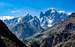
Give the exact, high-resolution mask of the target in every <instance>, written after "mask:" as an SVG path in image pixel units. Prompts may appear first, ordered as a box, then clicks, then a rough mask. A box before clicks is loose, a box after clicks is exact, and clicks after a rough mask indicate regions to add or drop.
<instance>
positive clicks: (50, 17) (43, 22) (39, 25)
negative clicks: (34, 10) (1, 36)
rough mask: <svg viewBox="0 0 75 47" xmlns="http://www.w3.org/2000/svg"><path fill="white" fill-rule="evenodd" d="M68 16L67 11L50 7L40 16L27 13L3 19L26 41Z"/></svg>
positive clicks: (13, 31)
mask: <svg viewBox="0 0 75 47" xmlns="http://www.w3.org/2000/svg"><path fill="white" fill-rule="evenodd" d="M67 17H68V14H67V13H65V12H60V11H57V10H56V9H49V10H47V11H45V12H40V15H39V16H35V14H34V16H32V15H30V14H26V15H25V16H20V17H15V18H12V19H9V20H8V19H6V20H3V22H4V23H5V24H6V25H7V26H8V28H9V29H10V30H11V31H12V33H14V34H15V35H16V36H17V37H18V38H19V39H20V40H22V41H25V40H26V39H28V38H31V37H32V36H33V35H35V34H39V33H40V32H44V31H46V30H48V28H51V27H52V26H54V25H55V24H58V23H61V21H64V20H65V19H66V18H67Z"/></svg>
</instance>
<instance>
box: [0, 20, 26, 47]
mask: <svg viewBox="0 0 75 47" xmlns="http://www.w3.org/2000/svg"><path fill="white" fill-rule="evenodd" d="M8 43H9V44H8ZM0 47H26V45H25V44H23V43H22V42H21V41H20V40H19V39H18V38H17V37H16V36H15V35H14V34H13V33H12V32H11V31H10V30H9V29H8V27H7V26H6V25H5V24H4V23H3V22H2V21H1V20H0Z"/></svg>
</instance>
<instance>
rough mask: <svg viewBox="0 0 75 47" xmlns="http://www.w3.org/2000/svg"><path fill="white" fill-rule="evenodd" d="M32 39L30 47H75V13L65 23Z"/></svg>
mask: <svg viewBox="0 0 75 47" xmlns="http://www.w3.org/2000/svg"><path fill="white" fill-rule="evenodd" d="M30 39H31V40H30V41H29V42H28V46H32V47H37V46H38V47H75V13H72V14H71V15H69V17H68V19H66V20H65V21H64V22H61V23H59V24H57V25H55V26H53V27H52V28H50V29H48V30H47V31H45V32H42V33H39V34H37V35H34V36H33V37H32V38H30Z"/></svg>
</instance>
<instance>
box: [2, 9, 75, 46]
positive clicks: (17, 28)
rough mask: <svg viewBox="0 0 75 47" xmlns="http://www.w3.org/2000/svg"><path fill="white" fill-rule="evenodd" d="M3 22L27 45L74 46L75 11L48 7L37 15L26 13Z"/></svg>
mask: <svg viewBox="0 0 75 47" xmlns="http://www.w3.org/2000/svg"><path fill="white" fill-rule="evenodd" d="M3 22H4V23H5V24H6V25H7V26H8V28H9V29H10V31H11V32H12V33H13V34H15V35H16V36H17V38H18V39H20V40H21V41H22V42H23V43H24V44H26V46H28V47H75V37H74V36H75V13H72V14H71V15H68V14H66V13H64V12H58V11H57V10H55V9H49V10H47V11H46V12H45V13H43V12H41V13H40V16H39V17H37V16H32V15H30V14H27V15H26V16H24V17H16V18H13V19H10V20H3ZM8 38H9V39H10V37H8ZM11 38H13V37H11ZM14 38H16V37H14ZM9 39H8V40H9ZM11 40H13V39H11ZM14 42H15V41H14ZM17 45H18V44H17Z"/></svg>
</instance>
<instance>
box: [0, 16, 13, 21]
mask: <svg viewBox="0 0 75 47" xmlns="http://www.w3.org/2000/svg"><path fill="white" fill-rule="evenodd" d="M13 18H14V16H0V20H6V19H7V20H9V19H13Z"/></svg>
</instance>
